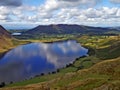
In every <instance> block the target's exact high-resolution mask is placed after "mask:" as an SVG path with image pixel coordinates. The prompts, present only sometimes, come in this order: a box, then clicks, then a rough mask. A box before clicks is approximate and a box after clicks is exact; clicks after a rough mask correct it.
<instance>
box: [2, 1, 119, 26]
mask: <svg viewBox="0 0 120 90" xmlns="http://www.w3.org/2000/svg"><path fill="white" fill-rule="evenodd" d="M100 1H102V0H46V2H45V3H44V4H42V5H40V6H27V5H22V6H19V7H16V8H13V7H11V8H10V9H9V8H8V7H6V6H0V22H8V21H9V23H27V24H28V23H33V22H34V24H58V23H63V24H64V23H68V24H86V25H90V24H92V23H93V24H98V23H99V24H100V23H103V22H104V23H108V22H111V23H115V22H120V8H119V7H112V8H110V7H100V8H98V9H96V8H95V7H94V6H95V5H96V4H97V3H99V2H100ZM111 2H117V3H118V2H119V0H111Z"/></svg>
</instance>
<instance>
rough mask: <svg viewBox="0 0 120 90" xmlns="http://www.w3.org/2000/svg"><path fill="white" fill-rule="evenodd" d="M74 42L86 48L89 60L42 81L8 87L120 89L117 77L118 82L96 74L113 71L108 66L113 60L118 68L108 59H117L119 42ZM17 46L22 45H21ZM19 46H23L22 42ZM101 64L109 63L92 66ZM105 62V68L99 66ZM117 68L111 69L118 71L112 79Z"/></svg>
mask: <svg viewBox="0 0 120 90" xmlns="http://www.w3.org/2000/svg"><path fill="white" fill-rule="evenodd" d="M77 41H78V42H81V43H82V45H84V46H85V47H87V48H90V56H88V57H84V58H78V59H77V60H76V62H74V64H73V65H70V66H69V67H67V68H64V69H61V70H60V71H59V72H58V73H56V74H50V75H44V76H41V77H36V78H33V79H30V80H26V81H22V82H19V83H14V84H11V85H9V86H24V85H28V84H34V83H38V84H35V85H32V86H33V87H34V88H36V87H39V88H42V90H44V89H43V88H47V87H46V84H49V82H50V83H51V84H50V85H49V86H50V88H52V89H55V88H58V89H59V88H63V89H65V88H70V89H73V90H74V89H76V90H91V89H93V88H98V87H99V88H100V89H98V90H101V88H105V87H106V88H107V87H111V88H114V87H115V86H116V87H117V86H119V84H120V79H119V78H118V77H117V79H114V78H112V77H113V76H112V75H110V73H111V72H110V73H109V74H106V73H107V72H104V73H98V72H103V69H104V68H106V67H108V66H109V68H108V70H109V71H110V70H111V67H113V66H112V65H110V63H111V61H113V62H114V60H115V63H118V64H119V65H120V63H119V61H120V58H118V59H113V60H110V61H109V60H108V59H112V58H116V57H119V56H120V42H119V39H118V37H104V36H100V37H98V36H94V37H88V36H83V37H80V38H77ZM25 42H26V41H25ZM15 43H16V41H14V44H15ZM19 43H21V41H20V42H19ZM22 43H24V41H23V42H22ZM91 43H92V44H91ZM17 44H18V42H17V43H16V45H17ZM103 60H108V61H104V62H103V63H101V64H97V65H95V66H93V65H94V64H96V63H98V62H101V61H103ZM107 62H108V64H105V65H104V67H103V65H102V64H104V63H107ZM119 65H118V67H116V66H115V67H114V69H115V70H117V71H115V75H118V74H120V72H119ZM91 66H93V67H92V68H91V69H87V68H90V67H91ZM97 67H99V68H97ZM85 68H86V69H85ZM80 69H84V70H80ZM79 70H80V71H79ZM93 71H94V72H93ZM97 71H98V72H97ZM70 72H71V73H70ZM78 72H82V73H83V72H86V73H85V74H84V73H83V74H82V75H81V74H79V73H78ZM88 72H89V73H88ZM66 73H67V74H66ZM76 73H77V74H76ZM72 75H73V76H72ZM74 75H75V76H74ZM55 78H58V79H55ZM62 78H63V79H62ZM69 79H70V80H69ZM111 80H113V81H111ZM46 81H47V82H46ZM48 81H49V82H48ZM54 81H55V82H54ZM40 82H45V83H44V84H42V83H40ZM117 84H118V85H117ZM38 85H39V86H38ZM81 85H83V86H81ZM26 87H27V89H28V87H30V88H32V87H31V86H26ZM26 87H20V88H26ZM117 88H119V87H117ZM9 89H10V88H9ZM17 89H18V87H17ZM15 90H16V89H15Z"/></svg>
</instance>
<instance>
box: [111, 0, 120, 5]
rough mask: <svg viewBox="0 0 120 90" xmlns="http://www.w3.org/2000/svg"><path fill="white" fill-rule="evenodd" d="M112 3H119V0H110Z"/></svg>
mask: <svg viewBox="0 0 120 90" xmlns="http://www.w3.org/2000/svg"><path fill="white" fill-rule="evenodd" d="M110 1H111V2H112V3H115V4H120V0H110Z"/></svg>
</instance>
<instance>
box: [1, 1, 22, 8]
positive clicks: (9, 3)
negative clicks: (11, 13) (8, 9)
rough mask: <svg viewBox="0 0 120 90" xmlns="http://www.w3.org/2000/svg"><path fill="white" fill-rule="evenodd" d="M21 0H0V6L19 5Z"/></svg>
mask: <svg viewBox="0 0 120 90" xmlns="http://www.w3.org/2000/svg"><path fill="white" fill-rule="evenodd" d="M21 5H22V0H0V6H15V7H17V6H21Z"/></svg>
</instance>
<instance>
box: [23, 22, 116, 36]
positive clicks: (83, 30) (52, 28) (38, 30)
mask: <svg viewBox="0 0 120 90" xmlns="http://www.w3.org/2000/svg"><path fill="white" fill-rule="evenodd" d="M109 31H117V30H115V29H114V30H113V29H110V28H101V27H91V26H83V25H74V24H73V25H69V24H56V25H55V24H52V25H39V26H37V27H35V28H33V29H30V30H28V31H26V32H25V33H24V34H31V35H38V34H76V33H77V34H78V33H79V34H103V33H107V32H109Z"/></svg>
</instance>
